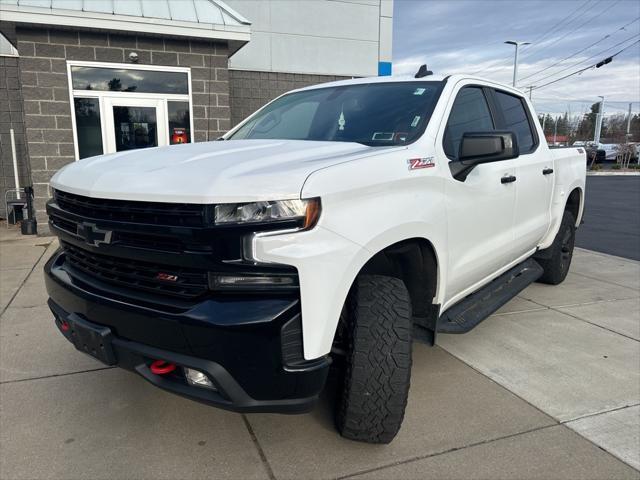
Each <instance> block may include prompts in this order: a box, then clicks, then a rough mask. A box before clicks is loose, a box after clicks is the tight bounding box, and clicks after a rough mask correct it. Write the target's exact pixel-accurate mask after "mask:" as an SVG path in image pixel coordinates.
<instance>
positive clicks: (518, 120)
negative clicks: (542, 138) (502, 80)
mask: <svg viewBox="0 0 640 480" xmlns="http://www.w3.org/2000/svg"><path fill="white" fill-rule="evenodd" d="M496 99H497V101H498V108H499V109H500V110H501V111H502V115H503V116H504V120H505V125H504V129H505V130H508V131H510V132H514V133H515V134H516V137H518V147H519V148H520V151H521V152H523V153H526V152H530V151H531V150H532V149H533V147H534V145H535V143H536V142H535V137H534V136H533V132H532V131H531V124H530V123H529V117H528V116H527V112H526V110H525V107H524V102H523V101H522V99H521V98H519V97H516V96H513V95H509V94H508V93H504V92H496Z"/></svg>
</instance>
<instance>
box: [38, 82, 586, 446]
mask: <svg viewBox="0 0 640 480" xmlns="http://www.w3.org/2000/svg"><path fill="white" fill-rule="evenodd" d="M418 77H419V78H413V77H397V78H396V77H381V78H363V79H356V80H347V81H341V82H334V83H327V84H322V85H316V86H312V87H308V88H303V89H299V90H295V91H292V92H289V93H287V94H285V95H283V96H281V97H279V98H277V99H276V100H274V101H272V102H271V103H269V104H268V105H266V106H265V107H263V108H262V109H261V110H259V111H258V112H256V113H255V114H253V115H252V116H251V117H249V118H248V119H246V120H245V121H244V122H242V123H241V124H240V125H238V126H237V127H235V128H234V129H233V130H231V131H230V132H228V133H227V134H226V135H225V136H224V138H223V140H224V141H216V142H209V143H195V144H185V145H177V146H170V147H161V148H152V149H146V150H139V151H126V152H120V153H116V154H112V155H104V156H99V157H94V158H91V159H85V160H81V161H79V162H76V163H74V164H72V165H69V166H67V167H65V168H64V169H62V170H61V171H60V172H58V173H57V174H56V175H55V176H54V178H53V179H52V181H51V186H52V187H53V189H54V197H53V199H52V200H51V201H50V202H49V204H48V213H49V216H50V227H51V229H52V231H53V232H55V233H56V234H57V235H58V236H59V238H60V243H61V248H60V250H59V251H58V252H56V253H55V255H54V256H53V257H52V258H51V259H50V260H49V262H48V264H47V266H46V267H45V271H46V282H47V289H48V293H49V296H50V300H49V305H50V307H51V310H52V312H53V314H54V316H55V322H56V324H57V326H58V328H59V330H60V331H61V332H62V334H63V335H65V336H66V337H67V338H68V339H69V340H70V341H71V342H72V343H73V344H74V345H75V346H76V348H78V349H79V350H81V351H83V352H85V353H88V354H90V355H92V356H94V357H96V358H98V359H100V360H102V361H103V362H105V363H107V364H110V365H119V366H121V367H124V368H128V369H131V370H133V371H135V372H137V373H138V374H140V375H142V376H143V377H144V378H146V379H147V380H148V381H150V382H151V383H153V384H155V385H157V386H159V387H161V388H163V389H166V390H169V391H172V392H175V393H178V394H181V395H184V396H187V397H190V398H193V399H196V400H199V401H202V402H206V403H209V404H212V405H216V406H219V407H222V408H227V409H230V410H235V411H241V412H256V411H266V412H284V413H298V412H306V411H309V410H310V409H311V408H312V407H313V405H314V403H315V402H316V400H317V399H318V396H319V394H320V392H321V391H322V389H323V388H324V385H325V380H326V378H327V373H328V372H329V369H330V367H331V368H335V369H336V372H337V374H338V375H339V378H340V380H339V382H340V388H339V391H340V396H339V399H338V401H337V405H336V425H337V428H338V430H339V431H340V433H341V434H342V435H344V436H345V437H348V438H351V439H356V440H361V441H366V442H374V443H387V442H390V441H391V440H392V439H393V438H394V437H395V435H396V433H397V432H398V430H399V428H400V426H401V423H402V419H403V415H404V411H405V406H406V403H407V395H408V391H409V377H410V372H411V345H412V340H418V341H422V342H426V343H428V344H431V345H432V344H433V343H434V342H435V339H436V334H437V333H447V334H449V333H463V332H466V331H468V330H470V329H471V328H473V327H474V326H475V325H477V324H478V323H479V322H480V321H482V320H483V319H485V318H487V317H488V316H489V315H490V314H491V313H493V312H495V311H496V310H497V309H498V308H500V307H501V306H502V305H504V304H505V303H506V302H508V301H509V299H511V298H513V297H514V296H515V295H516V294H517V293H518V292H520V291H521V290H522V289H524V288H525V287H526V286H527V285H529V284H530V283H532V282H534V281H542V282H545V283H549V284H558V283H560V282H562V281H563V280H564V278H565V276H566V275H567V272H568V270H569V265H570V263H571V257H572V252H573V246H574V237H575V230H576V228H577V227H578V226H579V224H580V220H581V218H582V211H583V205H584V195H585V193H584V192H585V161H584V150H583V149H582V148H576V147H571V148H566V149H554V150H550V149H549V148H548V146H547V143H546V142H545V139H544V134H543V132H542V130H541V128H540V126H539V124H538V122H537V121H536V120H535V119H536V114H535V112H534V111H533V108H532V106H531V103H530V102H529V101H528V100H527V98H526V97H525V96H524V95H523V94H522V92H520V91H519V90H515V89H513V88H511V87H509V86H506V85H502V84H498V83H494V82H491V81H488V80H484V79H481V78H476V77H470V76H465V75H454V76H449V77H444V78H443V77H435V76H428V75H427V76H423V75H418ZM414 374H418V375H419V374H420V372H414Z"/></svg>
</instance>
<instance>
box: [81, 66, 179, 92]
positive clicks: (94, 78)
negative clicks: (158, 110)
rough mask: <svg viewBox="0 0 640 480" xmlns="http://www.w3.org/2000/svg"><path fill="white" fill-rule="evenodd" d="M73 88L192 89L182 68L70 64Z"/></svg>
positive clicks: (131, 90) (171, 90)
mask: <svg viewBox="0 0 640 480" xmlns="http://www.w3.org/2000/svg"><path fill="white" fill-rule="evenodd" d="M71 79H72V81H73V89H74V90H102V91H110V92H137V93H140V92H144V93H179V94H185V95H186V94H188V93H189V82H188V76H187V74H186V73H183V72H161V71H156V70H133V69H130V68H99V67H71Z"/></svg>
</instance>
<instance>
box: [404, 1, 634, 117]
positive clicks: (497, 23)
mask: <svg viewBox="0 0 640 480" xmlns="http://www.w3.org/2000/svg"><path fill="white" fill-rule="evenodd" d="M394 2H395V3H394V29H393V73H394V74H400V75H401V74H413V73H414V72H416V71H417V69H418V67H419V66H420V65H421V64H423V63H426V64H427V65H428V66H429V69H430V70H433V71H434V73H436V74H445V75H446V74H451V73H474V72H478V73H477V74H478V75H481V76H484V77H487V78H490V79H494V80H498V81H501V82H505V83H509V84H510V83H511V81H512V76H513V54H514V47H513V46H512V45H505V44H504V43H503V42H504V41H505V40H518V41H528V42H531V43H532V45H530V46H526V47H521V50H520V62H519V65H520V66H519V73H518V78H519V79H520V80H519V82H518V86H519V87H520V88H525V87H528V86H529V85H537V86H540V89H539V90H535V89H534V90H533V101H534V104H535V106H536V109H537V110H538V111H539V112H540V113H542V112H549V113H552V114H553V113H556V112H564V111H566V110H568V109H569V108H570V109H571V113H572V115H573V114H580V113H583V112H584V111H585V110H586V109H588V108H589V107H590V105H591V104H592V103H594V102H596V101H599V99H598V95H604V96H605V97H606V105H607V106H606V107H605V113H606V114H613V113H624V112H626V111H627V108H628V105H627V104H628V102H636V103H634V104H633V111H634V112H638V111H640V103H638V101H640V44H638V43H636V44H635V45H634V44H633V43H634V42H636V41H637V40H639V39H640V1H638V0H562V1H558V0H555V1H554V0H501V1H488V0H487V1H485V0H394ZM622 27H624V29H621V28H622ZM607 35H608V37H607V38H603V37H605V36H607ZM592 44H594V45H592ZM616 44H619V45H617V46H616ZM591 45H592V46H591ZM627 46H629V48H628V49H626V50H625V51H624V52H623V53H621V54H620V55H619V56H617V57H616V58H615V59H614V60H613V61H612V62H611V63H610V64H608V65H605V66H604V67H602V68H599V69H592V70H587V71H585V72H583V73H582V74H580V75H574V76H572V77H569V78H567V79H565V80H561V81H559V82H557V83H554V84H553V85H549V86H546V87H542V85H543V84H545V83H548V82H551V81H553V80H555V79H557V78H560V77H562V76H564V75H567V74H569V73H572V72H574V71H576V70H579V69H581V68H584V67H586V66H589V65H591V64H594V63H596V62H598V61H600V60H602V59H603V58H605V57H607V56H608V55H611V54H613V53H616V52H617V51H619V50H621V49H623V48H625V47H627ZM587 47H588V48H587ZM583 49H584V51H582V52H580V51H581V50H583ZM601 52H602V53H601ZM574 54H575V55H574ZM569 56H571V58H568V59H566V60H565V57H569ZM556 63H557V65H555V66H552V65H554V64H556ZM547 67H551V68H548V69H547V70H544V71H542V72H540V71H541V70H542V69H545V68H547ZM532 74H535V75H532ZM528 75H532V76H531V77H529V78H526V77H527V76H528Z"/></svg>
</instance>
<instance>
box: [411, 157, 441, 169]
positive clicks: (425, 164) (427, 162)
mask: <svg viewBox="0 0 640 480" xmlns="http://www.w3.org/2000/svg"><path fill="white" fill-rule="evenodd" d="M407 163H408V164H409V170H418V169H420V168H431V167H435V166H436V163H435V162H434V161H433V157H427V158H410V159H409V160H407Z"/></svg>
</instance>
